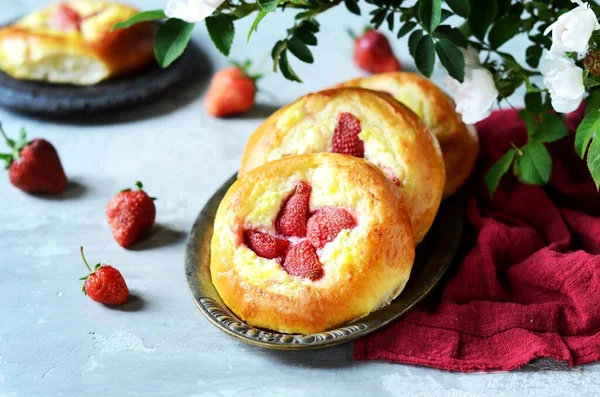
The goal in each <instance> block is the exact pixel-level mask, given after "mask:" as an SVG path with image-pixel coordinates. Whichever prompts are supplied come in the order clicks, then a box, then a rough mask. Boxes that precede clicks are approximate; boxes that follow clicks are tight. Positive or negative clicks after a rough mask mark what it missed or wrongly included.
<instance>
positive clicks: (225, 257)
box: [210, 153, 415, 334]
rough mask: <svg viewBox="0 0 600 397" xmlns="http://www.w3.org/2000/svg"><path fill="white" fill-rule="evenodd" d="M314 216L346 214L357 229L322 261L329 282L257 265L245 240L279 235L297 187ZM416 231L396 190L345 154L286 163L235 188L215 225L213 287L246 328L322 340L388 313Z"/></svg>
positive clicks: (328, 248) (270, 263)
mask: <svg viewBox="0 0 600 397" xmlns="http://www.w3.org/2000/svg"><path fill="white" fill-rule="evenodd" d="M301 181H303V182H306V183H308V184H310V185H311V187H312V193H311V197H310V209H311V211H314V210H316V209H318V208H322V207H324V206H339V207H344V208H346V209H348V210H349V211H351V212H353V215H354V217H355V218H356V221H357V225H356V226H355V227H354V228H353V229H351V230H344V231H342V232H340V233H339V234H338V235H337V237H336V238H335V239H334V240H333V241H331V242H329V243H328V244H326V245H325V246H324V247H323V248H322V250H321V251H320V252H319V251H317V252H318V253H319V260H320V262H321V263H322V265H323V270H324V275H323V277H321V278H320V279H318V280H315V281H311V280H309V279H306V278H300V277H296V276H292V275H290V274H288V273H287V272H286V271H285V270H284V269H283V267H282V266H281V265H280V264H279V262H278V261H277V260H275V259H265V258H262V257H259V256H258V255H257V254H256V253H255V252H254V251H252V250H251V249H250V248H249V247H248V246H246V245H245V243H244V237H243V233H244V230H248V229H260V230H262V231H264V232H266V233H270V234H274V233H276V231H275V226H274V224H275V222H276V217H277V214H278V212H279V210H280V208H281V206H282V205H283V202H284V201H285V199H286V198H287V197H288V196H289V194H290V193H291V192H292V191H293V189H294V188H295V186H296V185H297V184H298V183H299V182H301ZM414 255H415V250H414V240H413V236H412V230H411V224H410V220H409V218H408V214H407V211H406V208H405V205H404V202H403V200H402V196H401V193H400V191H399V189H398V188H397V187H396V186H395V185H394V184H393V182H391V181H390V180H389V179H388V178H387V177H386V176H385V175H384V174H383V173H381V171H380V170H379V169H378V168H377V167H375V166H374V165H372V164H371V163H369V162H367V161H365V160H362V159H358V158H354V157H351V156H347V155H341V154H330V153H322V154H306V155H299V156H288V157H285V158H283V159H281V160H277V161H274V162H271V163H268V164H266V165H264V166H262V167H259V168H257V169H255V170H253V171H252V172H250V173H248V174H246V175H244V176H243V177H241V178H240V179H238V180H237V181H236V182H235V183H234V184H233V185H232V186H231V188H230V189H229V191H228V192H227V194H226V195H225V197H224V198H223V201H222V202H221V204H220V206H219V209H218V211H217V214H216V218H215V223H214V234H213V238H212V246H211V264H210V270H211V277H212V282H213V284H214V286H215V287H216V289H217V291H218V293H219V295H220V296H221V298H222V299H223V301H224V302H225V304H226V305H227V306H228V307H229V308H230V309H231V310H232V311H233V312H234V313H235V314H236V315H237V316H238V317H240V318H241V319H242V320H244V321H246V322H248V323H249V324H251V325H253V326H256V327H261V328H267V329H271V330H276V331H280V332H286V333H302V334H309V333H314V332H321V331H325V330H328V329H331V328H333V327H336V326H339V325H341V324H343V323H346V322H348V321H351V320H354V319H357V318H360V317H362V316H365V315H367V314H369V313H370V312H372V311H374V310H376V309H378V308H380V307H382V306H385V305H387V304H389V302H391V301H392V300H393V299H394V298H395V297H396V296H398V294H399V293H400V292H401V291H402V289H403V288H404V286H405V284H406V281H407V280H408V278H409V275H410V271H411V268H412V264H413V261H414Z"/></svg>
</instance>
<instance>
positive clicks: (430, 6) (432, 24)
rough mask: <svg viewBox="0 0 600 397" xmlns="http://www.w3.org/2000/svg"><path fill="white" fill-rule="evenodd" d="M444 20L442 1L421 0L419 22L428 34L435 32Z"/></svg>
mask: <svg viewBox="0 0 600 397" xmlns="http://www.w3.org/2000/svg"><path fill="white" fill-rule="evenodd" d="M441 20H442V0H419V21H421V23H422V24H423V27H424V28H425V30H427V31H428V32H433V31H434V30H435V28H437V27H438V25H439V24H440V21H441Z"/></svg>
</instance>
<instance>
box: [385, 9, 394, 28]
mask: <svg viewBox="0 0 600 397" xmlns="http://www.w3.org/2000/svg"><path fill="white" fill-rule="evenodd" d="M385 20H386V21H387V24H388V28H389V29H390V30H391V31H392V32H393V31H394V13H393V12H390V13H389V14H388V16H387V18H386V19H385Z"/></svg>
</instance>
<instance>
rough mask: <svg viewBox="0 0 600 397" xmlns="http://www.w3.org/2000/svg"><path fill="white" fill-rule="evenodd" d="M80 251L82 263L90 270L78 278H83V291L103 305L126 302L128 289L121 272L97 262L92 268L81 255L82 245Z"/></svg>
mask: <svg viewBox="0 0 600 397" xmlns="http://www.w3.org/2000/svg"><path fill="white" fill-rule="evenodd" d="M80 251H81V258H82V259H83V263H85V266H86V267H87V268H88V270H89V272H90V273H89V274H88V275H87V276H85V277H82V278H80V280H85V283H83V288H81V290H82V291H83V293H84V294H85V295H87V296H89V297H90V298H92V299H93V300H95V301H96V302H100V303H104V304H105V305H120V304H122V303H125V302H127V298H128V297H129V289H128V288H127V284H126V283H125V279H124V278H123V276H122V275H121V273H120V272H119V271H118V270H117V269H115V268H114V267H112V266H108V265H100V264H99V263H98V264H97V265H96V266H94V270H92V268H91V267H90V265H89V264H88V262H87V260H85V256H84V255H83V247H81V249H80Z"/></svg>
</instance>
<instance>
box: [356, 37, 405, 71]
mask: <svg viewBox="0 0 600 397" xmlns="http://www.w3.org/2000/svg"><path fill="white" fill-rule="evenodd" d="M349 33H350V36H351V37H352V39H353V40H354V62H355V63H356V65H357V66H358V67H359V68H361V69H362V70H364V71H366V72H369V73H386V72H396V71H398V70H400V69H401V65H400V61H398V58H396V56H395V55H394V51H393V50H392V47H391V46H390V42H389V41H388V39H387V37H385V36H384V35H383V34H382V33H380V32H378V31H377V30H375V29H373V28H370V27H368V28H366V29H365V30H364V32H363V34H362V35H361V36H360V37H356V35H355V34H354V33H353V32H352V31H349Z"/></svg>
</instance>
